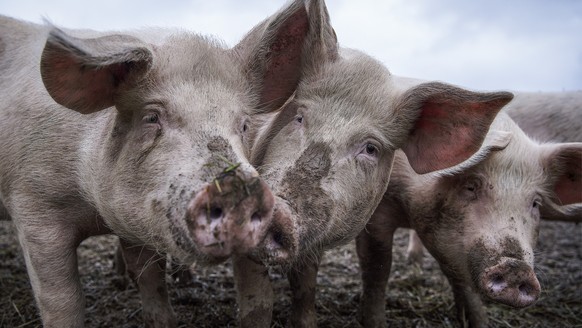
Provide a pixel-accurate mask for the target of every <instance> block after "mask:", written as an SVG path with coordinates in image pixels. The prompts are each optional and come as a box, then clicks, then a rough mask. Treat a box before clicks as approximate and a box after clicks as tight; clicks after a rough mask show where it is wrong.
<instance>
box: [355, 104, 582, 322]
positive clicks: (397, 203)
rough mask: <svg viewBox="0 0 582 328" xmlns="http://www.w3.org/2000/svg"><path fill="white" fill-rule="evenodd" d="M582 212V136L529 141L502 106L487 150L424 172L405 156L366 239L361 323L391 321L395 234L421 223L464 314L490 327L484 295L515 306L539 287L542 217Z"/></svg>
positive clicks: (361, 252)
mask: <svg viewBox="0 0 582 328" xmlns="http://www.w3.org/2000/svg"><path fill="white" fill-rule="evenodd" d="M581 216H582V143H545V144H540V143H538V142H535V141H533V140H531V139H530V138H529V137H528V136H526V135H525V133H524V132H523V131H522V130H521V129H520V128H519V127H518V126H517V125H516V124H515V123H514V122H513V121H512V120H511V118H509V116H507V114H505V113H500V114H499V115H498V116H497V118H496V119H495V121H494V122H493V124H492V126H491V130H490V131H489V133H488V135H487V138H486V140H485V142H484V144H483V146H482V148H481V149H480V150H479V151H478V152H477V153H476V154H475V155H474V156H473V157H471V158H470V159H469V160H467V161H465V162H463V163H461V164H459V165H457V166H454V167H452V168H449V169H446V170H441V171H438V172H433V173H429V174H424V175H419V174H417V173H416V172H414V170H413V169H412V168H411V167H410V165H409V164H408V163H407V160H406V155H405V154H404V153H398V154H397V156H396V159H395V162H394V167H393V171H392V176H391V178H390V184H389V186H388V190H387V191H386V194H385V195H384V198H383V200H382V202H381V203H380V205H379V206H378V208H377V209H376V211H375V213H374V214H373V215H372V218H371V219H370V221H369V222H368V224H367V225H366V229H365V230H363V231H362V232H361V233H360V235H359V236H358V238H357V239H356V240H357V250H358V256H359V259H360V265H361V270H362V280H363V294H362V297H361V304H360V310H359V320H360V322H361V323H362V325H363V326H365V327H385V326H386V325H387V323H386V313H385V308H384V307H385V290H386V283H387V280H388V276H389V274H390V265H391V259H392V255H391V252H392V240H393V235H394V231H395V230H396V229H397V228H399V227H406V228H412V229H414V230H416V232H417V233H418V236H419V237H420V239H421V240H422V243H423V244H424V245H425V246H426V248H427V249H428V250H429V252H430V253H431V254H432V255H433V256H434V258H435V259H436V260H437V261H438V263H439V265H440V267H441V269H442V270H443V272H444V274H445V275H446V276H447V278H448V280H449V282H450V284H451V286H452V289H453V293H454V297H455V303H456V307H457V311H458V317H459V320H460V321H461V322H462V323H468V324H469V326H471V327H487V316H486V314H485V311H484V309H483V305H482V299H485V300H487V301H494V302H499V303H502V304H506V305H509V306H512V307H526V306H528V305H531V304H533V303H534V302H535V301H536V300H537V298H538V296H539V294H540V288H541V287H540V284H539V282H538V280H537V278H536V275H535V273H534V251H533V248H534V246H535V243H536V240H537V237H538V229H539V220H540V218H545V219H551V220H572V219H573V218H580V217H581Z"/></svg>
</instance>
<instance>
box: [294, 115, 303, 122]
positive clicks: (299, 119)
mask: <svg viewBox="0 0 582 328" xmlns="http://www.w3.org/2000/svg"><path fill="white" fill-rule="evenodd" d="M295 122H297V123H299V124H301V123H303V115H297V116H295Z"/></svg>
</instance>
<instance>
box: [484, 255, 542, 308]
mask: <svg viewBox="0 0 582 328" xmlns="http://www.w3.org/2000/svg"><path fill="white" fill-rule="evenodd" d="M479 283H480V288H481V290H482V292H483V293H484V294H485V296H487V297H489V298H490V299H491V300H493V301H496V302H499V303H502V304H506V305H509V306H513V307H517V308H521V307H526V306H529V305H532V304H533V303H535V301H537V299H538V297H539V295H540V289H541V288H540V283H539V282H538V279H537V277H536V275H535V273H534V271H533V269H532V268H531V267H530V266H529V265H528V264H527V263H526V262H524V261H521V260H516V259H512V258H504V259H502V261H501V263H500V264H497V265H495V266H492V267H489V268H487V269H485V272H484V273H482V274H481V276H480V282H479Z"/></svg>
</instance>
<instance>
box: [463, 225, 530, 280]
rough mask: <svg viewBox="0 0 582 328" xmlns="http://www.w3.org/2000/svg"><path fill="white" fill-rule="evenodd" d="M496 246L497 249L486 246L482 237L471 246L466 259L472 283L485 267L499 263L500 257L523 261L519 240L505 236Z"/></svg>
mask: <svg viewBox="0 0 582 328" xmlns="http://www.w3.org/2000/svg"><path fill="white" fill-rule="evenodd" d="M498 247H499V249H492V248H490V247H487V246H486V245H485V242H484V241H483V239H478V240H477V242H475V244H474V245H473V247H471V249H470V250H469V253H468V254H467V261H468V265H469V272H470V274H471V279H472V280H473V282H474V283H477V281H478V279H479V276H480V275H481V274H482V273H483V272H485V270H486V269H487V268H490V267H492V266H495V265H497V264H498V263H500V261H501V258H502V257H509V258H513V259H517V260H521V261H523V259H524V251H523V248H522V247H521V245H520V243H519V241H518V240H517V239H515V238H514V237H511V236H507V237H505V238H504V239H503V240H502V241H501V243H500V244H499V245H498ZM476 285H477V284H476Z"/></svg>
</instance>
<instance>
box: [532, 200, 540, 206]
mask: <svg viewBox="0 0 582 328" xmlns="http://www.w3.org/2000/svg"><path fill="white" fill-rule="evenodd" d="M532 207H533V208H540V207H542V200H541V199H534V201H533V204H532Z"/></svg>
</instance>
